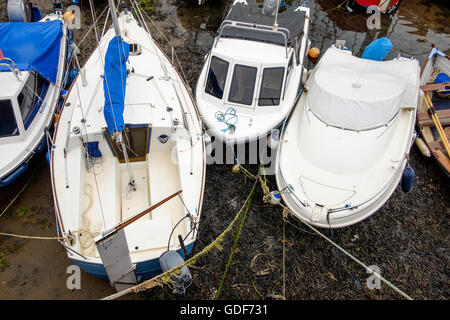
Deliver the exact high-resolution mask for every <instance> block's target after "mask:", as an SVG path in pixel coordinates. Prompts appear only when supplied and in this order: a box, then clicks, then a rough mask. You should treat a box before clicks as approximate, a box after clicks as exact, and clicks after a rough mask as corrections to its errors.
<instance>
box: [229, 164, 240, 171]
mask: <svg viewBox="0 0 450 320" xmlns="http://www.w3.org/2000/svg"><path fill="white" fill-rule="evenodd" d="M231 172H232V173H233V174H239V173H241V165H240V164H239V163H236V164H235V165H234V166H233V168H231Z"/></svg>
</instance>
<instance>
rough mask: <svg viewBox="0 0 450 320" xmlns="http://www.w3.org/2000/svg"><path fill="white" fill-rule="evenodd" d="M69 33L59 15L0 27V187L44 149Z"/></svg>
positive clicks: (62, 79)
mask: <svg viewBox="0 0 450 320" xmlns="http://www.w3.org/2000/svg"><path fill="white" fill-rule="evenodd" d="M67 44H68V29H67V23H66V22H65V21H64V18H63V15H62V12H61V11H55V12H54V13H50V14H48V15H46V16H45V17H43V18H42V19H41V20H39V21H37V22H6V23H0V50H1V51H0V52H1V53H0V153H1V154H2V156H1V157H0V187H3V186H7V185H9V184H10V183H11V182H13V181H14V180H16V179H17V178H18V177H19V176H20V175H21V174H22V173H23V172H25V171H26V169H27V167H28V164H29V162H30V160H31V159H32V158H33V156H34V155H35V154H37V153H39V152H41V151H42V150H44V149H45V146H46V145H47V144H46V142H47V139H46V130H47V129H48V128H50V127H51V126H52V121H53V116H54V113H55V111H56V108H57V107H58V102H59V100H60V94H61V89H62V87H63V86H64V83H65V75H66V66H67V55H68V46H67Z"/></svg>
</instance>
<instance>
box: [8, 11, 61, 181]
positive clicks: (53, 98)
mask: <svg viewBox="0 0 450 320" xmlns="http://www.w3.org/2000/svg"><path fill="white" fill-rule="evenodd" d="M48 19H49V20H61V21H62V22H63V26H64V27H63V38H62V39H61V45H60V50H59V62H58V74H57V78H56V84H53V83H51V82H50V83H49V87H48V90H47V93H46V95H45V97H44V98H43V99H42V100H43V102H42V103H41V107H40V109H39V111H38V112H37V113H36V115H35V117H34V119H33V121H32V122H31V124H30V126H29V127H28V128H27V129H25V127H24V124H23V121H17V126H18V129H19V131H20V135H17V136H11V137H2V138H1V139H0V141H1V143H0V154H2V157H0V185H1V184H2V180H9V179H10V177H11V176H14V175H15V172H16V171H17V170H18V169H20V167H21V166H23V165H24V164H25V163H28V161H29V160H30V159H31V158H32V156H33V155H34V154H35V153H36V151H37V150H38V149H40V148H42V147H43V145H42V144H45V129H46V128H50V127H51V126H52V120H53V116H54V113H55V110H56V107H57V105H58V101H59V98H60V94H61V88H62V87H63V86H64V81H65V78H64V77H65V75H66V73H65V71H66V70H65V64H66V62H67V61H66V49H67V48H66V45H67V41H66V37H67V27H66V24H65V23H64V21H63V19H62V16H60V15H57V14H49V15H47V16H45V17H44V18H43V19H42V20H41V21H40V22H43V21H49V20H48ZM26 75H28V72H27V71H22V76H21V77H22V78H25V77H26ZM0 79H1V81H2V86H3V87H4V88H8V86H10V85H14V84H15V83H17V82H18V80H17V79H16V77H14V76H13V75H12V74H11V73H10V72H8V73H6V72H2V74H1V78H0ZM22 85H23V84H22ZM14 91H15V90H14ZM12 92H13V91H12ZM11 99H15V97H11ZM16 119H21V116H20V113H18V114H16ZM39 151H41V150H39Z"/></svg>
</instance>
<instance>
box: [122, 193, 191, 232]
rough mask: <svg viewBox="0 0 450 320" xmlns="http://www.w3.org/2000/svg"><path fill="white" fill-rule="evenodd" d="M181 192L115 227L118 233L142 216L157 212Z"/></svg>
mask: <svg viewBox="0 0 450 320" xmlns="http://www.w3.org/2000/svg"><path fill="white" fill-rule="evenodd" d="M181 192H183V190H179V191H177V192H175V193H174V194H172V195H170V196H168V197H167V198H165V199H163V200H161V201H160V202H158V203H157V204H155V205H153V206H151V207H150V208H148V209H145V210H144V211H142V212H141V213H138V214H136V215H134V216H133V217H131V218H129V219H127V220H125V221H123V222H121V223H119V224H118V225H117V226H116V227H115V229H116V231H119V230H120V229H123V228H125V227H126V226H127V225H129V224H131V223H133V222H134V221H136V220H137V219H139V218H140V217H142V216H144V215H146V214H147V213H149V212H151V211H153V210H155V209H156V208H158V207H159V206H160V205H162V204H164V203H166V202H167V201H169V200H170V199H172V198H173V197H176V196H177V195H179V194H180V193H181Z"/></svg>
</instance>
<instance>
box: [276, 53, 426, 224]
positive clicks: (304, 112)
mask: <svg viewBox="0 0 450 320" xmlns="http://www.w3.org/2000/svg"><path fill="white" fill-rule="evenodd" d="M419 70H420V67H419V64H418V62H417V60H415V59H406V58H402V57H399V58H397V59H394V60H391V61H373V60H367V59H361V58H357V57H355V56H352V54H351V52H350V51H348V50H344V49H341V48H337V47H334V46H333V47H331V48H329V49H328V50H327V51H326V53H325V54H324V55H323V57H322V58H321V60H320V61H319V63H318V64H317V66H316V67H315V69H314V70H313V72H312V75H311V76H310V78H309V79H308V82H307V84H306V86H305V91H304V93H303V94H302V96H301V98H300V100H299V102H298V103H297V105H296V107H295V109H294V111H293V113H292V115H291V117H290V119H289V120H288V122H287V124H286V126H285V128H284V130H283V132H282V136H281V140H280V145H279V147H278V154H277V160H276V180H277V184H278V188H279V190H280V193H281V196H282V199H283V201H284V202H285V204H286V205H287V206H288V207H289V209H290V210H291V211H292V212H293V213H294V214H295V216H296V217H298V218H299V219H302V220H304V221H306V222H308V223H310V224H312V225H315V226H318V227H323V228H329V227H332V228H339V227H345V226H349V225H352V224H354V223H357V222H360V221H362V220H363V219H366V218H367V217H369V216H370V215H371V214H373V213H374V212H376V211H377V210H378V209H379V208H380V207H381V206H382V205H383V204H384V203H385V202H386V201H387V200H388V199H389V197H390V196H391V194H392V193H393V192H394V190H395V189H396V187H397V185H398V183H399V181H400V179H401V177H402V172H403V170H404V168H405V165H406V164H407V161H408V154H409V150H410V147H411V145H412V143H413V141H414V138H415V134H414V122H415V112H416V108H417V99H418V92H419Z"/></svg>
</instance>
